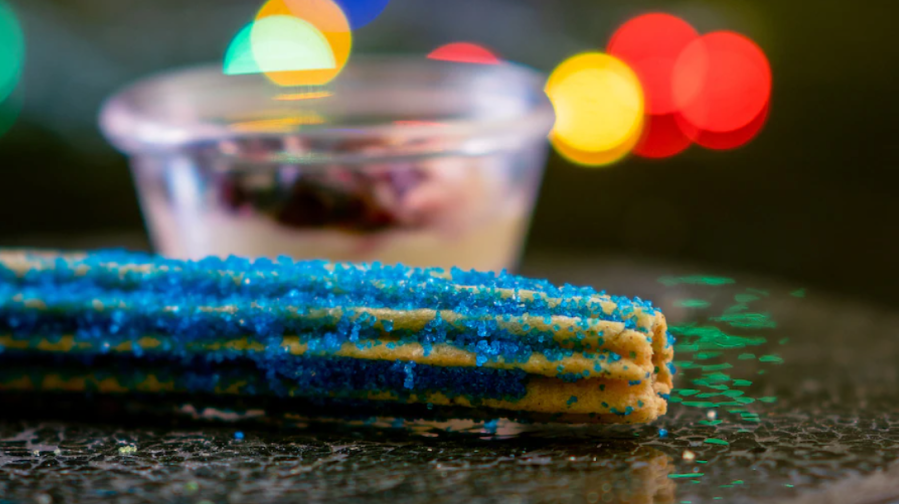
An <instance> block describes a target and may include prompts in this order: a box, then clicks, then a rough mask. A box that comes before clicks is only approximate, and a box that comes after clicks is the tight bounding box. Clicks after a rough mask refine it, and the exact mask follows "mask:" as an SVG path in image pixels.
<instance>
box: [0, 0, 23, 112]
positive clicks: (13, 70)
mask: <svg viewBox="0 0 899 504" xmlns="http://www.w3.org/2000/svg"><path fill="white" fill-rule="evenodd" d="M24 59H25V37H24V35H23V34H22V27H21V25H20V24H19V20H18V18H17V17H16V14H15V13H14V12H13V10H12V7H10V6H9V5H7V4H6V3H5V2H3V0H0V101H3V100H5V99H6V98H8V97H9V95H10V94H11V93H12V91H13V89H15V87H16V84H17V83H18V82H19V76H20V75H21V74H22V64H23V62H24Z"/></svg>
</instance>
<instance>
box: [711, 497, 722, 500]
mask: <svg viewBox="0 0 899 504" xmlns="http://www.w3.org/2000/svg"><path fill="white" fill-rule="evenodd" d="M712 500H721V497H712Z"/></svg>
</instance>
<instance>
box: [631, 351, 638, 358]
mask: <svg viewBox="0 0 899 504" xmlns="http://www.w3.org/2000/svg"><path fill="white" fill-rule="evenodd" d="M636 358H637V352H634V351H633V350H631V359H636Z"/></svg>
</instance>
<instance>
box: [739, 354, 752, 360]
mask: <svg viewBox="0 0 899 504" xmlns="http://www.w3.org/2000/svg"><path fill="white" fill-rule="evenodd" d="M737 359H739V360H749V359H755V354H754V353H741V354H740V356H739V357H737Z"/></svg>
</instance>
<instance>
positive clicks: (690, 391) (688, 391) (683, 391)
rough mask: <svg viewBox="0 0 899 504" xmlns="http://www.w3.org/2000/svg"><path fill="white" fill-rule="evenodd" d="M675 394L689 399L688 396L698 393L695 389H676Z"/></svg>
mask: <svg viewBox="0 0 899 504" xmlns="http://www.w3.org/2000/svg"><path fill="white" fill-rule="evenodd" d="M677 393H678V394H680V395H682V396H687V397H689V396H691V395H695V394H698V393H699V391H698V390H696V389H677Z"/></svg>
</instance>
